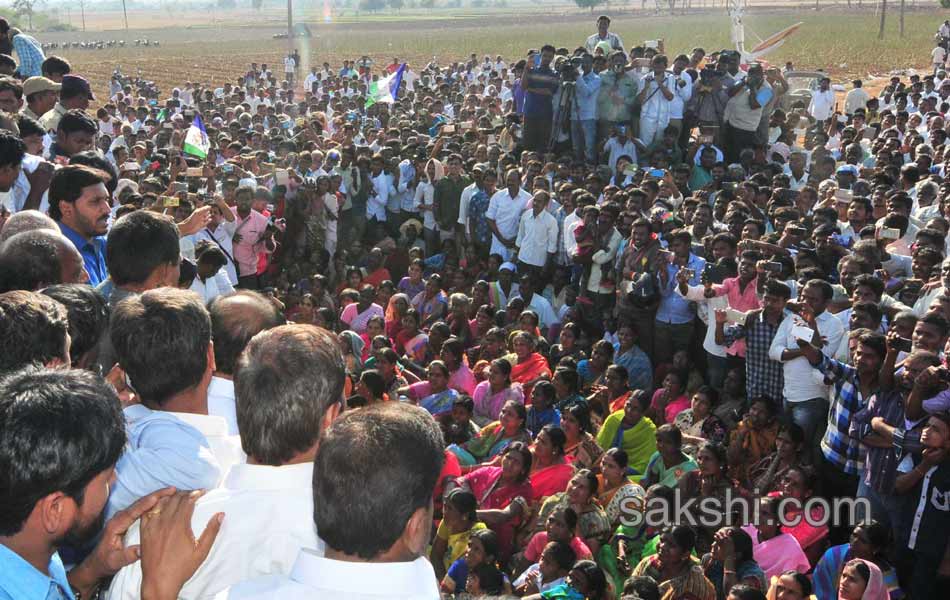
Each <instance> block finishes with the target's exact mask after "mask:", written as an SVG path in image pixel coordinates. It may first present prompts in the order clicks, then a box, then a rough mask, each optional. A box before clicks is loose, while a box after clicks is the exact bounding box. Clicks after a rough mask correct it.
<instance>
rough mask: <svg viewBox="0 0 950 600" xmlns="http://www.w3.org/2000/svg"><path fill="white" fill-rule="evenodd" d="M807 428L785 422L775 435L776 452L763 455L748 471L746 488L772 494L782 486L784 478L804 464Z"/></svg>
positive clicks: (758, 492) (759, 492)
mask: <svg viewBox="0 0 950 600" xmlns="http://www.w3.org/2000/svg"><path fill="white" fill-rule="evenodd" d="M804 444H805V430H804V429H802V428H801V427H799V426H798V424H796V423H791V422H789V423H785V424H784V425H782V428H781V429H779V431H778V435H777V436H776V437H775V452H773V453H771V454H769V455H768V456H765V457H763V458H762V459H761V460H760V461H759V462H757V463H754V464H753V465H752V466H751V467H749V468H748V470H747V471H746V483H745V485H746V488H747V489H750V490H754V491H755V493H757V494H770V493H772V492H777V491H779V489H780V488H781V487H782V478H783V477H785V474H786V473H788V472H789V470H791V469H793V468H794V467H797V466H798V465H800V464H802V448H803V447H804Z"/></svg>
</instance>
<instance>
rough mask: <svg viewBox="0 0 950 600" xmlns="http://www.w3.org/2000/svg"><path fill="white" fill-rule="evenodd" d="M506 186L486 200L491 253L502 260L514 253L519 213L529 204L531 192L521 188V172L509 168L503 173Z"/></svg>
mask: <svg viewBox="0 0 950 600" xmlns="http://www.w3.org/2000/svg"><path fill="white" fill-rule="evenodd" d="M505 184H506V185H507V187H506V188H505V189H502V190H498V191H497V192H495V194H494V195H493V196H492V197H491V200H489V201H488V211H486V212H485V217H486V218H487V219H488V227H489V228H491V231H492V241H491V250H490V252H491V253H492V254H500V255H501V257H502V258H503V259H504V260H509V259H511V258H512V257H513V255H514V250H515V248H516V242H517V236H518V226H519V225H520V223H521V213H523V212H524V211H525V210H527V209H528V207H529V206H531V194H529V193H528V192H527V191H526V190H524V189H522V188H521V173H519V172H518V170H517V169H510V170H509V171H508V173H507V174H506V175H505Z"/></svg>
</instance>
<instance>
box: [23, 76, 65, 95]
mask: <svg viewBox="0 0 950 600" xmlns="http://www.w3.org/2000/svg"><path fill="white" fill-rule="evenodd" d="M61 87H63V86H61V85H60V84H58V83H56V82H55V81H53V80H52V79H47V78H46V77H30V78H29V79H27V80H26V81H24V82H23V95H24V96H29V95H30V94H36V93H38V92H58V91H59V89H60V88H61Z"/></svg>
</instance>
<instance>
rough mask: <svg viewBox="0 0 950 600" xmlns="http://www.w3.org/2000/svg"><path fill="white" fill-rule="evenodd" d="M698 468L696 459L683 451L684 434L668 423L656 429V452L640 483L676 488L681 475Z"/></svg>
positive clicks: (647, 485)
mask: <svg viewBox="0 0 950 600" xmlns="http://www.w3.org/2000/svg"><path fill="white" fill-rule="evenodd" d="M698 468H699V467H698V466H697V465H696V461H694V460H693V459H692V458H691V457H690V456H688V455H687V454H685V453H684V452H683V434H682V433H680V430H679V429H677V428H676V427H675V426H673V425H670V424H669V423H667V424H666V425H661V426H660V427H658V428H657V430H656V452H654V453H653V456H651V457H650V462H649V463H647V472H646V475H644V476H643V479H641V480H640V485H642V486H644V487H650V486H651V485H653V484H654V483H661V484H663V485H665V486H667V487H671V488H675V487H676V485H677V483H678V482H679V479H680V477H682V476H683V475H684V474H685V473H689V472H690V471H695V470H696V469H698Z"/></svg>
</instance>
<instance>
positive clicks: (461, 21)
mask: <svg viewBox="0 0 950 600" xmlns="http://www.w3.org/2000/svg"><path fill="white" fill-rule="evenodd" d="M637 4H638V3H637ZM562 10H566V9H563V8H562ZM556 13H557V11H549V12H548V13H544V14H539V13H531V12H525V11H512V12H508V13H497V12H496V13H459V14H452V15H448V14H444V13H440V12H436V13H433V14H432V15H408V14H405V15H394V14H384V15H379V16H375V17H365V16H364V17H360V18H355V17H354V16H353V15H349V16H346V15H344V16H342V17H338V18H337V19H336V20H335V21H334V22H331V23H325V22H323V21H322V19H321V17H320V15H319V14H315V13H304V21H305V22H307V24H308V26H309V27H310V28H311V30H312V32H313V34H314V37H312V38H310V39H300V40H298V42H297V43H299V44H300V45H299V49H300V52H301V54H302V55H304V56H305V57H306V58H307V59H308V60H309V61H311V64H319V63H322V62H323V61H328V62H329V63H330V64H331V65H333V66H338V65H339V64H340V62H341V61H342V60H343V59H344V58H348V59H352V58H356V57H358V56H360V55H362V54H366V55H369V56H371V57H373V58H374V59H376V60H377V62H379V61H386V62H387V63H388V61H389V60H390V59H391V58H392V57H398V58H399V59H400V60H408V61H409V62H410V64H413V63H414V64H419V63H424V62H428V61H429V60H431V59H432V57H433V56H437V57H438V58H439V61H440V62H442V63H448V62H450V61H452V60H457V59H462V58H466V57H467V56H468V55H469V54H470V53H472V52H475V53H478V54H479V55H483V54H492V55H495V54H502V55H503V56H504V57H505V58H506V59H511V58H517V57H520V56H523V55H524V52H525V51H526V50H527V49H528V48H530V47H538V46H540V45H541V44H543V43H545V42H551V43H554V44H555V45H556V46H565V47H568V48H573V47H575V46H577V45H580V44H582V43H583V41H584V39H585V38H586V37H587V36H588V35H590V34H591V33H593V32H594V30H595V28H594V25H593V22H592V21H593V19H592V17H591V16H590V15H589V14H586V13H579V12H577V11H576V10H574V11H568V12H566V13H563V14H556ZM133 17H134V18H133ZM942 18H945V11H944V12H943V13H941V12H940V11H938V10H932V9H926V10H925V9H920V10H917V11H913V12H908V15H907V17H906V20H905V32H906V35H905V37H904V38H900V37H898V33H897V15H896V12H895V14H891V15H890V16H889V19H888V28H887V35H886V38H885V40H884V41H883V42H879V41H878V40H877V36H876V34H877V18H876V17H875V15H874V14H873V10H868V9H865V10H863V11H861V12H856V11H855V12H847V11H846V10H845V9H830V10H822V11H819V12H816V11H814V10H812V9H807V10H806V9H798V10H790V9H787V8H785V9H759V10H755V9H750V11H749V12H748V13H747V15H746V18H745V25H746V44H747V46H753V45H755V44H756V43H757V42H758V39H759V38H765V37H767V36H769V35H771V34H772V33H775V32H776V31H779V30H781V29H784V28H785V27H788V26H789V25H792V24H794V23H796V22H799V21H800V22H802V23H803V25H802V27H801V29H800V30H799V31H798V32H797V33H796V34H795V35H794V36H792V37H791V38H790V39H789V40H788V41H787V42H786V44H785V45H784V46H782V47H781V48H779V49H778V50H776V51H775V52H774V53H772V54H770V55H769V56H768V57H767V60H769V61H770V62H772V63H773V64H784V63H785V61H787V60H790V61H792V62H793V63H794V64H795V66H796V67H797V68H808V69H812V68H824V69H826V70H828V71H830V72H831V73H832V74H833V76H835V78H836V80H838V81H847V80H850V79H851V78H853V77H855V76H858V77H862V78H865V79H868V78H869V76H872V77H873V76H881V75H884V74H886V73H888V72H890V71H891V70H894V69H907V68H911V67H917V68H926V65H927V63H928V62H929V55H930V50H931V48H932V47H933V35H934V32H935V31H936V28H937V25H938V24H939V23H940V22H941V19H942ZM130 20H131V22H132V23H133V24H138V25H141V24H143V23H148V24H149V25H150V27H149V28H146V29H132V30H130V31H129V32H128V33H126V32H125V31H124V30H121V29H120V30H114V29H111V28H113V27H121V23H122V20H121V14H118V15H116V14H114V13H104V14H99V15H96V14H90V15H87V26H88V28H89V29H90V31H89V32H88V33H86V34H82V33H79V32H74V33H62V34H48V35H39V36H38V37H39V39H40V40H41V41H43V42H52V41H55V42H60V43H62V42H64V41H78V40H100V39H101V40H110V39H125V40H126V42H127V47H126V48H123V49H119V48H115V49H107V50H80V49H72V48H70V49H65V50H64V49H57V50H50V51H49V52H48V53H54V54H59V55H61V56H64V57H66V58H67V59H69V60H70V62H71V63H72V64H73V65H74V68H75V70H76V71H77V72H78V73H82V74H84V75H86V76H87V77H88V78H89V79H90V80H91V81H92V82H93V85H94V87H95V89H96V90H97V91H101V92H105V91H106V89H107V85H108V77H109V74H110V73H111V72H112V71H113V70H114V69H115V68H117V67H118V68H121V69H122V70H123V71H124V72H126V73H130V72H135V71H136V70H140V72H141V73H142V75H143V76H144V77H146V78H149V79H152V80H155V81H157V82H158V84H159V85H160V87H161V88H162V89H163V90H165V91H168V90H170V89H171V88H172V87H174V86H175V85H180V84H183V83H184V82H185V81H186V80H190V81H199V82H202V83H207V84H212V85H220V84H221V83H223V82H224V81H226V80H233V79H234V78H236V77H237V76H238V75H240V74H241V73H243V72H244V70H246V68H247V66H248V65H249V63H250V62H251V61H256V62H267V63H270V64H273V65H275V66H276V65H279V64H281V63H280V60H281V59H282V57H283V55H284V54H285V53H286V52H287V49H288V47H289V46H288V44H289V42H288V41H287V40H275V39H273V35H274V34H275V33H279V32H283V31H286V16H285V15H283V14H281V13H280V12H278V11H270V12H268V11H265V12H263V13H260V14H258V13H254V12H250V11H248V12H235V13H227V14H224V15H218V14H212V13H208V12H206V13H184V14H180V15H178V14H169V13H166V12H164V11H161V12H160V11H155V12H154V13H149V14H148V15H144V16H143V15H140V14H139V15H133V16H131V17H130ZM73 22H74V23H75V22H76V19H75V18H74V19H73ZM92 29H107V30H105V31H92ZM611 30H612V31H615V32H616V33H618V34H619V35H620V36H621V37H622V38H623V40H624V43H625V45H626V46H627V47H630V46H633V45H635V44H636V43H638V42H641V41H642V40H645V39H655V38H663V39H664V40H665V41H666V47H667V52H668V53H670V54H677V53H679V52H686V51H688V50H689V49H690V48H692V47H694V46H703V47H705V48H707V49H721V48H726V47H732V45H731V43H730V41H729V19H728V17H727V15H726V14H725V11H724V10H722V9H718V10H708V11H704V12H702V13H699V14H689V15H686V16H676V17H670V16H655V15H652V14H643V13H640V14H619V15H616V16H615V18H614V22H613V25H612V27H611ZM143 38H147V39H149V40H158V41H159V42H160V43H161V47H158V48H155V47H149V48H142V47H138V48H136V47H134V46H132V40H135V39H143ZM278 68H280V67H278Z"/></svg>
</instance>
